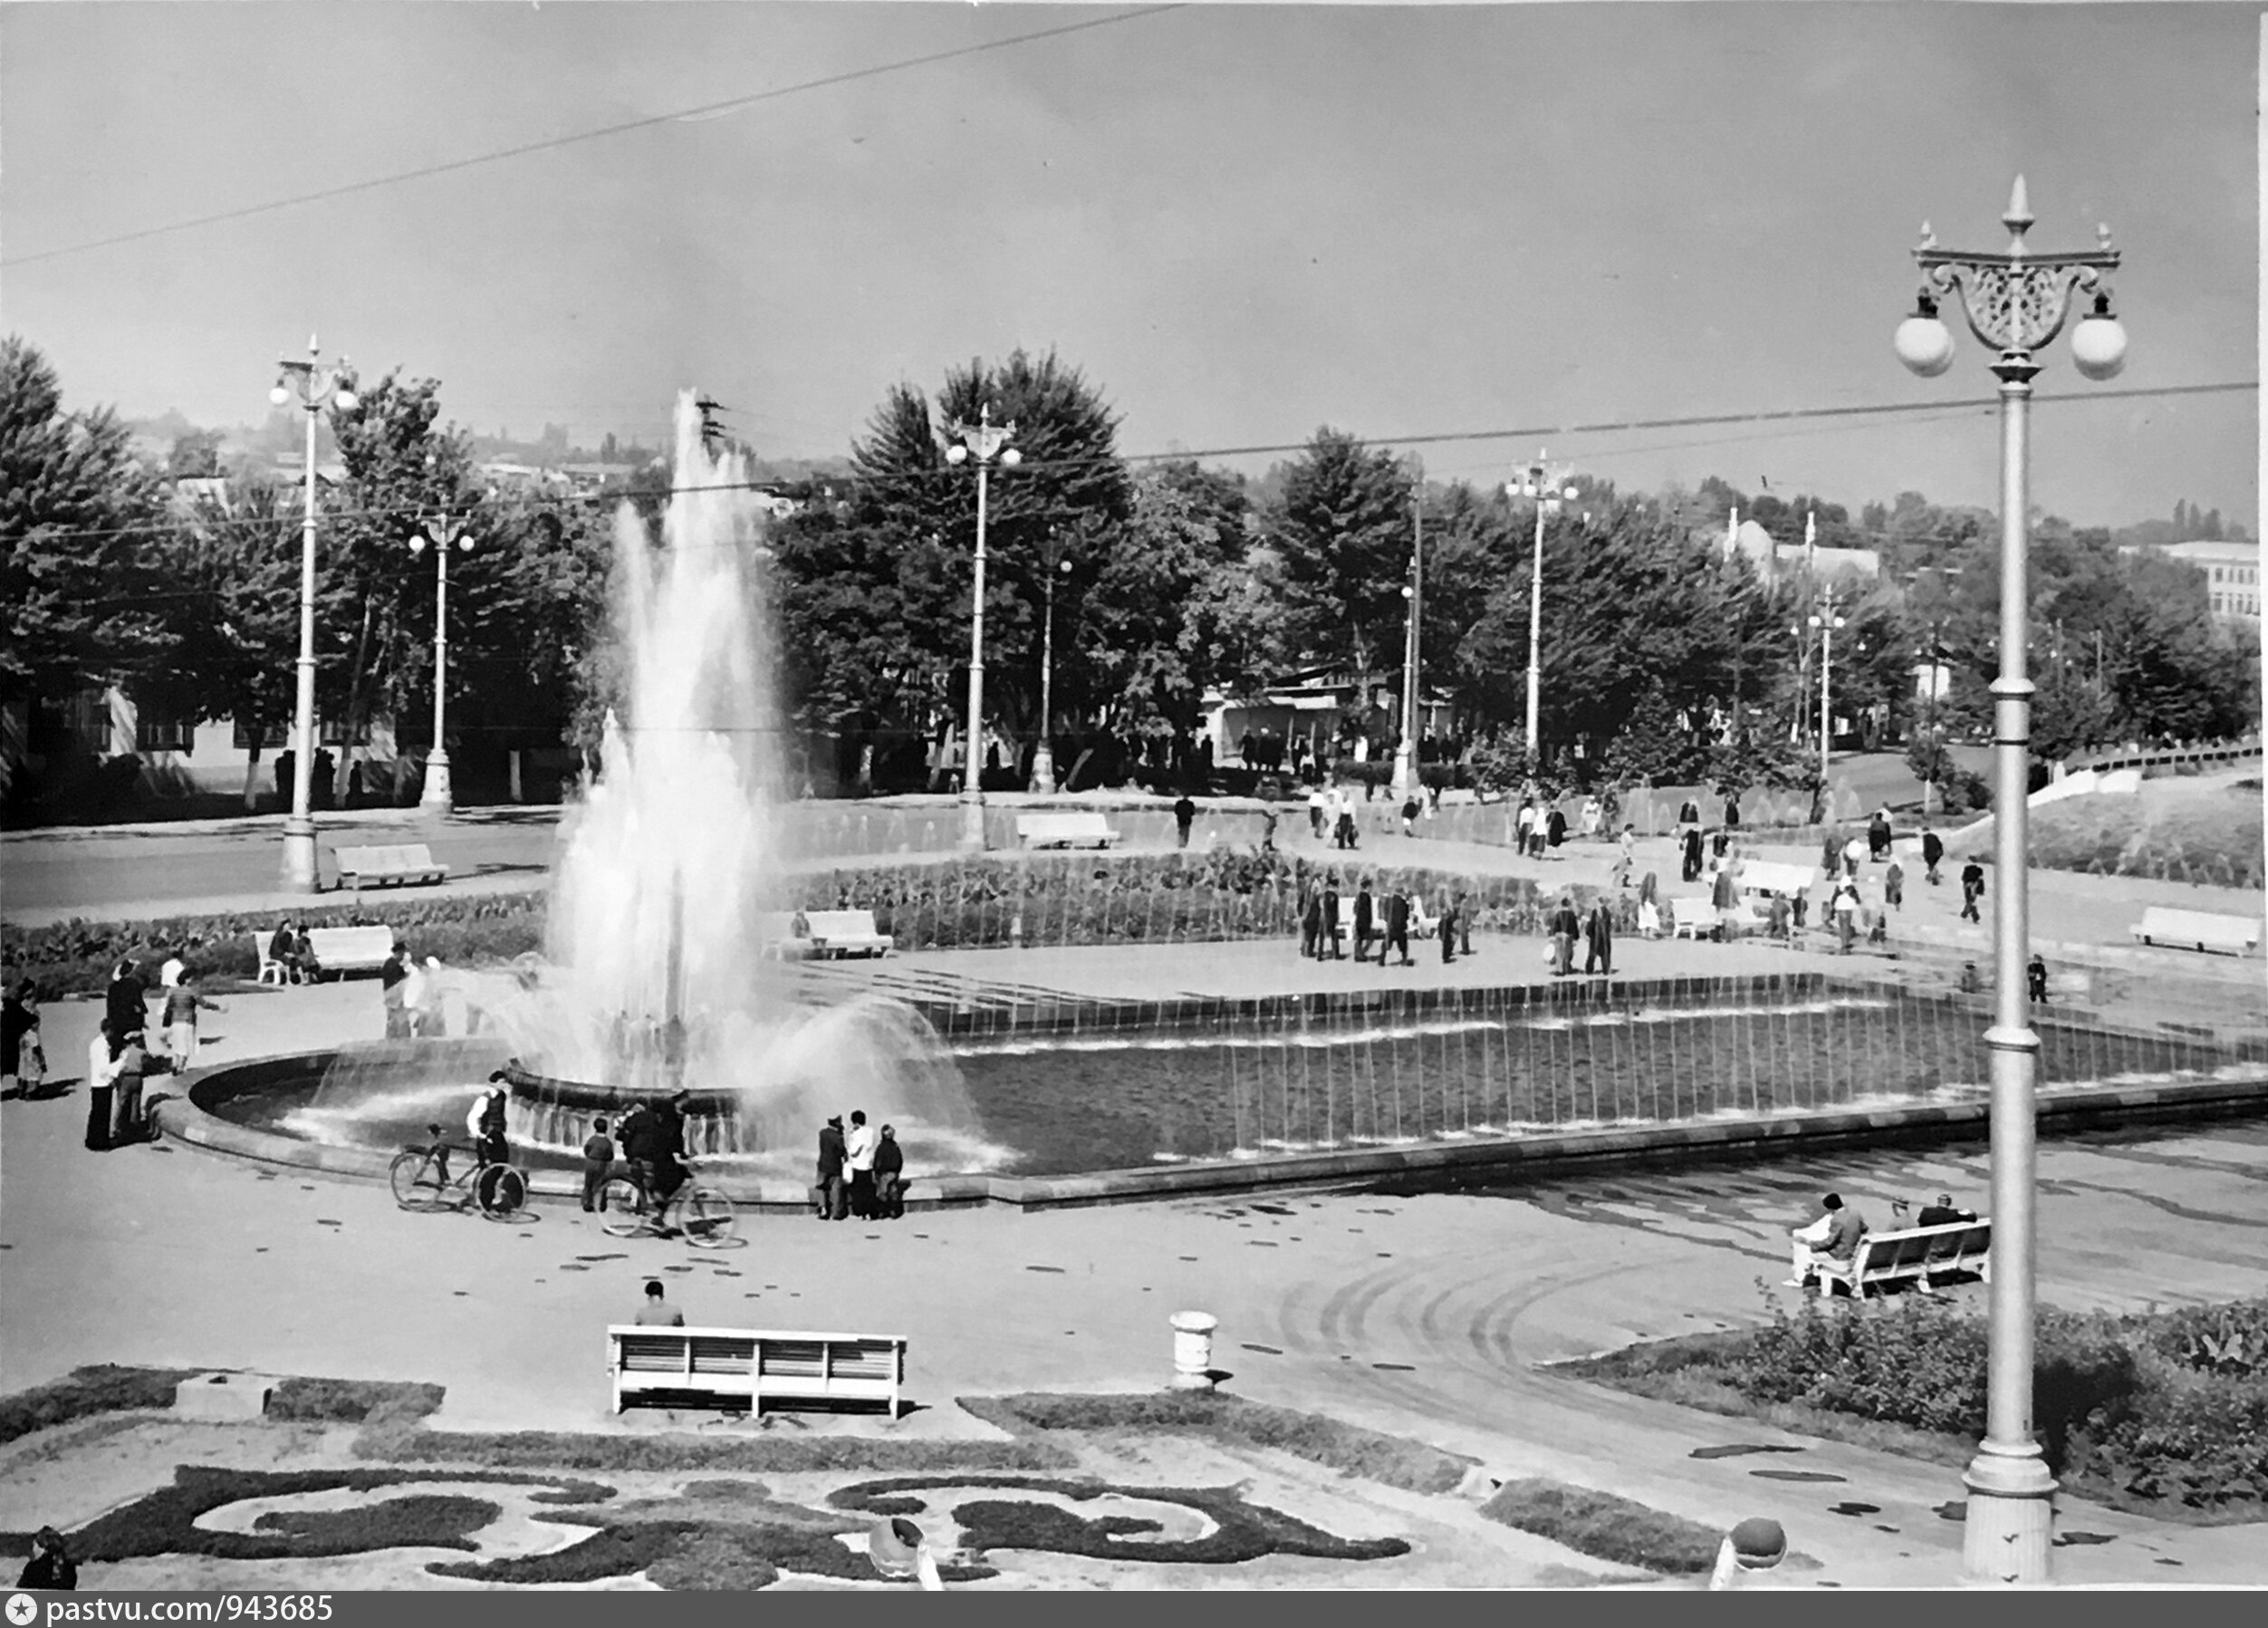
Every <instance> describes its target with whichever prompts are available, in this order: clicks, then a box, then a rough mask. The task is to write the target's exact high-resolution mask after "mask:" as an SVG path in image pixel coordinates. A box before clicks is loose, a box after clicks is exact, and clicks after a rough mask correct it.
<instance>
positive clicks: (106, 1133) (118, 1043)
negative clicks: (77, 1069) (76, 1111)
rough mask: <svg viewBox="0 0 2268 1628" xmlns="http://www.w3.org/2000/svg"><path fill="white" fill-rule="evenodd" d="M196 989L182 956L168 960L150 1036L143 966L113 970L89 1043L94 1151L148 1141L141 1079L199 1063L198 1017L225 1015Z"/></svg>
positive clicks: (90, 1143)
mask: <svg viewBox="0 0 2268 1628" xmlns="http://www.w3.org/2000/svg"><path fill="white" fill-rule="evenodd" d="M196 983H197V975H196V974H195V973H194V972H192V971H190V970H189V968H187V967H186V966H184V965H183V964H182V961H181V958H180V957H179V956H172V957H169V958H168V959H167V961H166V963H165V965H164V967H163V968H160V970H159V975H158V987H159V992H160V993H161V994H162V996H163V997H164V1005H163V1007H161V1009H160V1026H159V1030H158V1032H157V1033H156V1034H155V1035H153V1034H152V1033H151V1032H150V1025H149V993H150V992H149V984H148V983H147V982H146V981H145V980H144V979H143V978H142V976H141V968H140V967H139V965H138V964H137V963H136V962H135V961H134V960H132V959H131V958H128V959H125V960H121V961H120V962H119V963H118V965H117V966H116V967H114V968H111V981H110V983H109V984H108V985H107V986H106V987H104V989H103V992H102V1022H101V1026H99V1027H98V1028H97V1029H96V1030H95V1034H94V1038H93V1039H92V1040H91V1041H90V1042H89V1043H88V1045H87V1133H86V1145H87V1149H88V1151H91V1152H96V1153H102V1152H108V1151H110V1150H111V1149H112V1148H118V1147H123V1146H125V1145H127V1144H128V1143H130V1142H144V1141H147V1140H148V1139H149V1122H148V1120H147V1118H146V1116H145V1115H144V1114H143V1112H142V1090H143V1082H144V1080H145V1079H146V1078H147V1077H148V1076H149V1075H150V1074H156V1073H160V1072H170V1073H173V1074H186V1073H187V1072H188V1070H189V1069H190V1067H191V1066H192V1065H194V1064H195V1063H196V1061H197V1014H198V1013H199V1012H200V1011H218V1010H220V1007H219V1003H217V1002H216V1001H211V1000H207V999H206V998H205V997H203V996H202V995H200V994H198V993H197V988H196ZM19 1050H20V1043H19Z"/></svg>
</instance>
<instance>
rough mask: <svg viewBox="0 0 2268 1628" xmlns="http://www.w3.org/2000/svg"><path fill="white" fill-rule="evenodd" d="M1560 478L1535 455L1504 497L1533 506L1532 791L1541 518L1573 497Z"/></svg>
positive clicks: (1539, 663)
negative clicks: (1517, 499)
mask: <svg viewBox="0 0 2268 1628" xmlns="http://www.w3.org/2000/svg"><path fill="white" fill-rule="evenodd" d="M1564 478H1565V477H1564V476H1563V475H1562V474H1559V473H1549V472H1547V471H1546V470H1545V467H1544V464H1543V452H1542V448H1538V449H1537V451H1536V455H1535V462H1534V463H1533V464H1532V465H1530V466H1529V467H1528V468H1527V470H1526V471H1525V473H1523V475H1521V476H1520V477H1517V478H1515V479H1514V480H1512V481H1510V482H1508V483H1506V485H1505V486H1504V496H1506V497H1511V498H1520V497H1525V498H1527V499H1529V500H1530V501H1532V502H1533V503H1534V505H1535V573H1534V577H1533V581H1531V582H1530V583H1529V584H1528V788H1529V790H1530V791H1531V792H1533V790H1534V789H1535V775H1536V768H1537V766H1538V765H1539V764H1540V763H1541V761H1542V759H1541V757H1540V756H1538V753H1537V750H1536V718H1537V709H1538V697H1539V696H1540V695H1541V693H1542V682H1543V517H1544V516H1545V515H1551V514H1555V513H1557V512H1558V509H1559V506H1560V502H1561V500H1562V498H1564V499H1565V500H1566V501H1568V502H1570V503H1572V502H1573V501H1574V500H1575V498H1576V496H1577V495H1578V494H1577V493H1576V490H1575V488H1574V487H1573V486H1566V487H1564V489H1562V488H1561V482H1562V480H1563V479H1564Z"/></svg>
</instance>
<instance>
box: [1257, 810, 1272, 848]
mask: <svg viewBox="0 0 2268 1628" xmlns="http://www.w3.org/2000/svg"><path fill="white" fill-rule="evenodd" d="M1275 833H1276V811H1275V807H1274V805H1273V804H1264V805H1263V806H1262V807H1261V810H1260V852H1261V853H1274V852H1275V851H1276V845H1275Z"/></svg>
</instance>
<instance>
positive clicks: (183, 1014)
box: [165, 968, 221, 1074]
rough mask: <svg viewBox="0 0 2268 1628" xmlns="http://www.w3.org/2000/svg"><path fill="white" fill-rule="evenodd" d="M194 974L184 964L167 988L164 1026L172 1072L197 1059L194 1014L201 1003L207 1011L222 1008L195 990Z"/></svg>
mask: <svg viewBox="0 0 2268 1628" xmlns="http://www.w3.org/2000/svg"><path fill="white" fill-rule="evenodd" d="M196 985H197V974H196V973H194V972H191V971H189V970H188V969H187V968H183V969H182V971H181V976H180V978H178V980H177V981H176V982H175V984H174V986H173V987H171V988H170V989H168V990H167V991H166V1005H165V1026H166V1051H167V1054H168V1056H169V1057H170V1058H171V1059H172V1063H173V1072H174V1073H175V1074H187V1073H188V1072H189V1068H190V1065H191V1064H194V1063H195V1062H196V1061H197V1011H198V1009H199V1008H200V1007H202V1008H203V1009H204V1010H206V1011H207V1012H217V1011H219V1010H220V1009H221V1007H220V1003H219V1002H217V1001H211V1000H207V999H206V998H205V997H203V996H201V995H199V994H198V993H197V987H196Z"/></svg>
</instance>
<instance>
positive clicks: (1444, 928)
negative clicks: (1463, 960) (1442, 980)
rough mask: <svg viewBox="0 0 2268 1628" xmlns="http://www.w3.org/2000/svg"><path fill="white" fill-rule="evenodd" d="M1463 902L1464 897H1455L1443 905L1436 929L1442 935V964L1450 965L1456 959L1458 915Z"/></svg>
mask: <svg viewBox="0 0 2268 1628" xmlns="http://www.w3.org/2000/svg"><path fill="white" fill-rule="evenodd" d="M1463 902H1464V901H1463V899H1462V898H1455V899H1451V900H1450V901H1448V902H1447V903H1446V904H1444V905H1443V906H1442V907H1441V920H1440V922H1439V923H1438V924H1437V926H1436V928H1435V931H1436V932H1437V933H1438V934H1439V935H1440V937H1441V964H1442V965H1443V966H1444V967H1446V966H1449V965H1450V964H1451V963H1453V962H1454V961H1456V930H1457V919H1456V915H1457V909H1458V907H1459V906H1460V905H1461V904H1462V903H1463Z"/></svg>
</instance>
